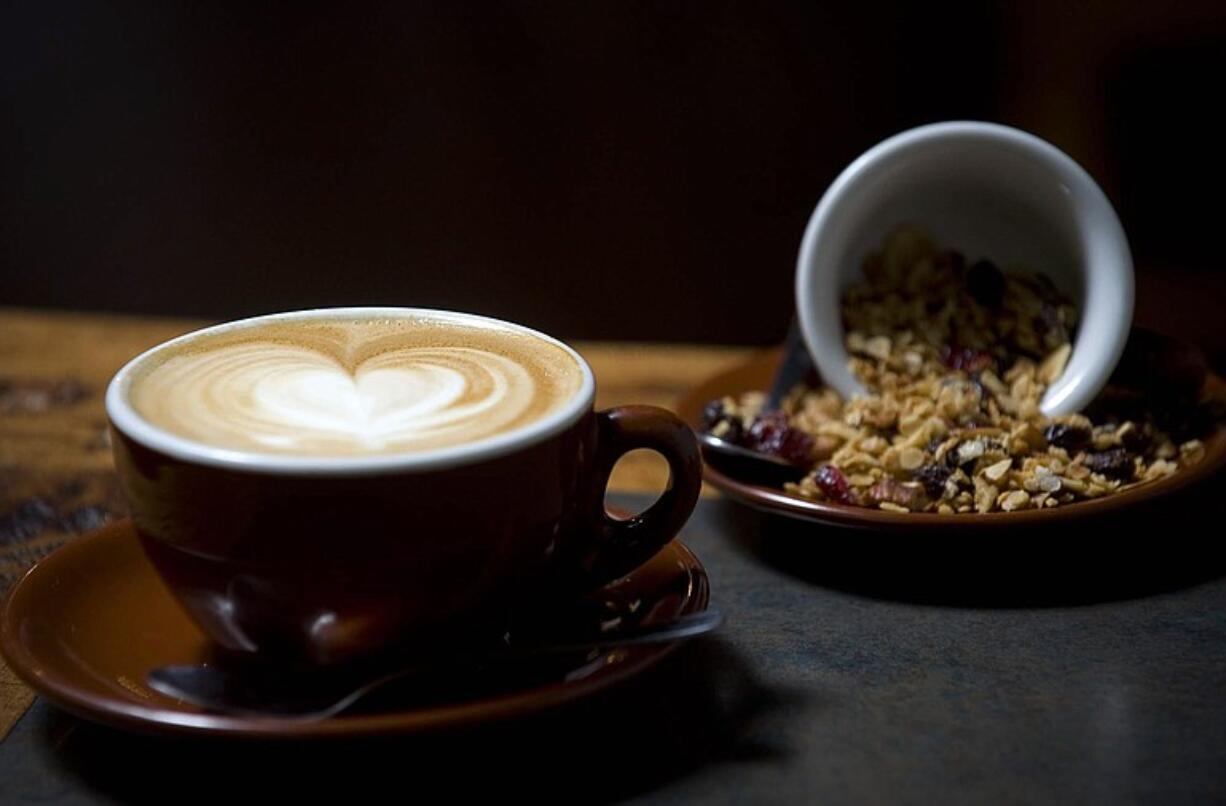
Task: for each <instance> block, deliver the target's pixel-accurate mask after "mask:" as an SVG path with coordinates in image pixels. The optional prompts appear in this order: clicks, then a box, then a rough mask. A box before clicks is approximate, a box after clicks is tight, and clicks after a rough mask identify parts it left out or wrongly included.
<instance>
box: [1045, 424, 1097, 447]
mask: <svg viewBox="0 0 1226 806" xmlns="http://www.w3.org/2000/svg"><path fill="white" fill-rule="evenodd" d="M1043 438H1044V439H1046V440H1047V444H1048V445H1055V446H1056V447H1057V448H1064V449H1065V450H1066V451H1079V450H1081V449H1082V448H1084V447H1085V446H1086V445H1089V444H1090V429H1088V428H1085V427H1083V426H1078V425H1065V424H1064V423H1055V424H1053V425H1049V426H1047V427H1046V428H1044V429H1043Z"/></svg>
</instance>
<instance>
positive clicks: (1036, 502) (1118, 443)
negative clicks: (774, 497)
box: [704, 229, 1204, 514]
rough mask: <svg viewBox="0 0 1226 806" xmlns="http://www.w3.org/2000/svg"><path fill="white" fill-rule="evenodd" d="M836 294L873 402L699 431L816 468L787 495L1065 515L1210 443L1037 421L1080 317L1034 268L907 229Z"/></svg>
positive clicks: (742, 401) (794, 404)
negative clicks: (966, 252) (971, 253)
mask: <svg viewBox="0 0 1226 806" xmlns="http://www.w3.org/2000/svg"><path fill="white" fill-rule="evenodd" d="M864 273H865V278H866V281H865V282H864V283H862V284H860V285H858V286H856V287H854V288H852V289H850V290H849V291H847V292H846V293H845V294H844V297H843V304H842V314H843V322H844V331H845V333H846V337H845V338H846V346H847V350H848V353H849V354H850V355H851V360H850V368H851V370H852V372H853V373H854V374H855V375H856V377H857V378H858V379H859V380H860V382H861V383H862V384H863V385H864V387H865V388H866V389H867V390H868V392H869V393H868V394H866V395H864V396H859V397H855V398H853V399H852V400H849V401H844V400H842V399H841V398H840V397H839V395H838V394H837V393H836V392H834V391H833V390H831V389H829V388H821V389H810V388H805V387H798V388H797V389H795V390H793V393H792V394H791V395H789V396H788V397H787V399H786V400H785V401H784V402H783V404H782V409H781V410H780V411H764V410H763V404H764V401H765V395H764V394H762V393H749V394H746V395H743V396H741V397H740V398H724V399H723V400H718V401H712V403H711V404H710V405H709V406H708V407H707V410H706V412H705V414H704V418H705V420H706V423H705V427H706V428H707V430H709V431H710V432H712V433H714V434H715V435H717V436H720V437H722V438H724V439H727V440H729V441H732V442H737V443H739V444H743V445H746V446H747V447H751V448H754V449H756V450H762V451H765V452H768V453H773V454H776V455H780V456H783V457H784V458H786V459H788V460H789V461H791V462H793V463H794V464H797V465H800V466H802V467H807V468H810V471H809V472H808V474H807V475H806V476H805V477H804V478H802V479H801V480H800V481H799V482H796V483H789V484H787V485H786V489H787V490H788V491H789V492H791V493H793V494H795V495H799V496H802V497H805V498H810V499H816V500H828V501H835V502H839V503H844V504H852V505H857V506H864V507H873V508H877V509H883V510H889V511H894V512H937V513H943V514H955V513H987V512H1013V511H1017V510H1027V509H1041V508H1051V507H1058V506H1062V505H1066V504H1070V503H1073V502H1075V501H1081V500H1085V499H1090V498H1097V497H1100V496H1105V495H1110V494H1112V493H1115V492H1118V491H1120V490H1125V489H1128V488H1129V487H1133V486H1135V485H1137V484H1141V483H1144V482H1147V481H1151V480H1153V479H1157V478H1162V477H1165V476H1169V475H1171V474H1173V473H1175V472H1177V471H1178V470H1179V469H1180V468H1181V467H1184V466H1187V465H1189V464H1192V463H1194V462H1196V461H1199V460H1200V458H1201V457H1202V456H1203V454H1204V446H1203V444H1202V443H1201V442H1200V441H1199V440H1198V439H1195V438H1187V435H1186V434H1184V435H1172V434H1168V433H1167V432H1166V431H1164V430H1163V429H1162V427H1161V425H1162V424H1161V423H1160V422H1158V421H1157V420H1156V419H1155V418H1154V417H1151V416H1148V415H1147V414H1145V413H1144V412H1137V411H1132V412H1129V415H1128V416H1127V417H1121V416H1117V415H1115V414H1113V413H1111V412H1109V411H1107V412H1096V413H1095V416H1096V419H1094V420H1092V419H1091V418H1090V417H1089V416H1086V415H1085V414H1072V415H1067V416H1059V417H1050V418H1049V417H1045V416H1044V415H1043V414H1042V413H1041V411H1040V410H1039V403H1040V401H1041V399H1042V397H1043V393H1044V391H1046V389H1047V387H1048V385H1049V384H1051V383H1052V382H1053V381H1054V380H1055V379H1056V378H1058V377H1059V376H1060V374H1061V373H1062V372H1063V371H1064V367H1065V364H1066V363H1067V361H1068V358H1069V354H1070V352H1071V346H1070V345H1071V341H1072V337H1073V334H1074V332H1075V329H1076V324H1077V323H1076V309H1075V308H1074V306H1073V305H1072V304H1071V303H1070V302H1069V300H1068V299H1067V298H1065V297H1063V296H1062V295H1061V294H1060V292H1059V291H1058V289H1057V288H1056V287H1055V285H1054V284H1052V283H1051V282H1050V281H1049V280H1047V279H1046V278H1045V277H1043V276H1041V275H1027V274H1023V273H1020V272H1013V271H1009V272H1005V271H1002V270H1001V269H1000V268H998V267H997V266H995V265H994V264H992V263H991V262H989V261H987V260H979V261H977V262H975V263H973V264H970V265H968V264H967V261H966V260H965V259H964V257H963V256H962V255H960V254H959V253H957V252H953V251H942V250H938V249H937V247H936V246H935V245H934V244H933V242H932V241H931V240H930V239H929V238H928V237H926V236H925V235H924V234H923V233H921V232H919V231H917V230H913V229H901V230H899V231H897V232H895V233H894V234H893V235H892V236H891V237H890V238H889V239H888V240H887V242H886V244H885V246H884V248H883V250H882V251H881V252H879V253H877V254H874V255H873V256H871V257H870V258H869V259H868V261H867V262H866V265H865V267H864Z"/></svg>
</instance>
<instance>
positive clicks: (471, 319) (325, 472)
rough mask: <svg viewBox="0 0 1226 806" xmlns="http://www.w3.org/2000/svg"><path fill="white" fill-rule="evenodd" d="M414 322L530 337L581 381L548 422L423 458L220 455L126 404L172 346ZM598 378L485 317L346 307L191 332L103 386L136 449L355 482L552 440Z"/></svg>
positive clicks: (583, 406)
mask: <svg viewBox="0 0 1226 806" xmlns="http://www.w3.org/2000/svg"><path fill="white" fill-rule="evenodd" d="M413 316H418V317H422V318H427V319H431V320H434V321H439V320H443V321H447V322H456V323H462V324H466V325H475V326H478V327H488V328H497V329H501V330H509V331H511V332H515V333H519V334H522V335H526V336H531V337H535V338H537V339H540V340H542V341H544V342H547V343H549V344H552V345H554V346H556V347H559V348H561V349H562V350H563V351H564V352H566V353H567V354H568V355H569V356H570V357H571V358H573V359H574V360H575V363H576V364H577V365H578V367H579V370H580V372H581V374H582V381H581V384H580V387H579V390H578V391H577V392H576V393H575V394H574V396H573V397H571V399H570V400H568V401H566V403H565V404H564V405H563V406H562V407H561V408H559V409H558V410H557V411H554V412H552V413H550V414H549V415H547V416H545V417H543V418H541V419H539V420H535V421H533V422H531V423H528V424H527V425H524V426H521V427H520V428H517V429H515V430H513V431H510V432H508V433H504V434H498V435H496V436H492V437H486V438H484V439H479V440H475V441H473V442H466V443H463V444H461V445H452V446H448V447H445V448H436V449H431V450H426V451H400V452H396V453H385V454H377V455H373V456H294V455H282V454H273V453H259V452H256V451H244V450H237V449H232V448H221V447H218V446H215V445H209V444H208V443H205V442H200V441H198V440H194V439H189V438H187V437H183V436H179V435H178V434H175V433H173V432H171V431H169V430H167V429H164V428H161V427H159V426H156V425H154V424H152V423H150V422H148V421H147V420H146V419H145V418H143V417H142V416H141V415H140V414H139V413H138V412H137V411H136V410H135V408H134V407H133V406H132V404H131V403H130V401H129V400H128V397H127V390H128V388H129V382H130V380H131V377H132V375H133V373H134V372H135V371H136V370H137V369H138V368H139V367H140V366H142V365H143V364H145V363H146V362H147V361H148V360H149V359H151V358H152V357H154V356H155V355H158V354H160V353H162V352H164V351H166V350H169V349H172V348H174V347H175V346H177V345H180V344H184V343H187V342H190V341H192V340H194V339H197V338H200V337H202V336H206V335H210V334H215V333H224V332H227V331H230V330H239V329H242V328H245V327H251V326H254V325H258V324H261V323H265V322H275V321H280V320H293V319H324V320H326V319H343V318H351V317H372V318H375V317H388V318H398V317H399V318H408V317H413ZM595 397H596V379H595V376H594V374H593V373H592V368H591V367H590V366H589V365H588V363H587V361H585V360H584V358H583V356H581V355H580V354H579V353H578V352H577V351H576V350H575V349H574V348H573V347H571V346H570V345H568V344H566V343H564V342H562V341H560V340H558V339H556V338H554V337H553V336H549V335H547V334H545V333H542V332H540V331H538V330H533V329H532V328H529V327H525V326H524V325H520V324H516V323H514V322H508V321H505V320H502V319H495V318H493V317H489V316H481V315H479V314H473V313H466V312H461V311H452V310H445V309H440V308H417V307H394V306H352V307H338V308H308V309H303V310H294V311H283V312H279V313H272V314H263V315H260V316H251V317H247V318H244V319H235V320H233V321H228V322H222V323H220V324H216V325H210V326H207V327H203V328H198V329H196V330H192V331H190V332H188V333H184V334H183V335H181V336H177V337H175V338H173V339H170V340H168V341H164V342H161V343H159V344H157V345H155V346H153V347H151V348H149V349H148V350H145V351H144V352H142V353H140V354H139V355H137V356H136V357H134V358H132V359H130V360H129V361H128V362H127V363H126V364H124V365H123V367H121V368H120V369H119V371H118V372H116V373H115V375H114V377H112V378H111V381H110V383H109V384H108V385H107V390H106V413H107V417H108V419H109V420H110V422H111V425H112V427H113V428H114V429H115V430H117V431H119V432H120V433H121V434H123V435H124V436H126V437H127V438H129V439H131V440H133V441H134V442H136V443H138V444H140V445H142V446H144V447H145V448H149V449H151V450H154V451H158V452H160V453H163V454H166V455H167V456H170V457H173V458H175V459H178V460H180V461H183V462H187V463H189V464H195V465H205V466H208V467H214V468H219V469H224V470H236V471H243V472H248V473H259V474H265V475H291V476H361V475H373V474H387V473H399V472H404V473H414V472H431V471H438V470H447V469H450V468H454V467H460V466H464V465H471V464H477V463H480V462H484V461H487V460H490V459H495V458H498V457H500V456H505V455H507V454H511V453H514V452H516V451H518V450H521V449H523V448H527V447H530V446H532V445H535V444H538V443H540V442H542V441H544V440H547V439H549V438H550V437H553V436H555V435H557V434H559V433H561V432H562V431H564V430H566V429H567V428H568V427H570V426H571V425H573V424H574V423H575V422H577V421H578V420H579V419H580V418H581V417H582V416H583V414H584V413H585V412H587V411H588V410H589V409H590V408H591V407H592V405H593V402H594V400H595Z"/></svg>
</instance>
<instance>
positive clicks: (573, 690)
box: [0, 518, 710, 739]
mask: <svg viewBox="0 0 1226 806" xmlns="http://www.w3.org/2000/svg"><path fill="white" fill-rule="evenodd" d="M125 539H127V540H136V536H135V533H134V532H133V531H132V529H131V520H130V519H129V518H121V519H118V520H116V521H113V522H111V523H109V524H107V525H105V526H103V527H101V528H99V529H96V530H93V531H91V532H87V533H85V534H82V535H80V536H79V537H78V538H76V539H74V540H73V541H72V542H70V543H67V544H65V545H63V546H61V547H59V548H58V549H56V550H55V551H53V552H52V553H51V554H49V555H47V556H46V557H44V558H43V559H42V560H40V561H39V562H38V563H36V564H35V565H34V566H33V567H31V568H29V569H28V570H27V571H26V572H25V573H24V574H23V575H22V576H21V578H20V579H18V580H17V581H16V582H14V583H13V585H12V586H11V588H10V589H9V591H8V593H7V595H6V596H5V598H4V602H3V612H2V613H0V655H3V658H4V660H5V661H6V662H7V663H8V666H9V668H10V669H11V670H12V671H13V673H14V674H15V675H17V677H18V678H20V679H21V680H22V682H24V683H25V684H26V685H28V686H30V688H31V689H33V690H34V691H35V693H37V694H38V695H40V696H43V697H45V698H46V699H47V700H48V701H50V702H51V703H53V704H54V705H56V706H58V707H60V708H62V709H64V710H65V711H68V712H70V713H72V714H74V715H76V716H78V717H81V718H83V719H86V720H89V721H92V722H97V723H100V724H103V725H107V726H110V727H115V728H121V729H125V730H132V731H136V732H141V733H152V734H159V735H165V734H177V735H195V736H215V737H232V738H248V739H314V738H320V739H324V738H329V737H357V736H376V735H390V734H396V735H407V734H415V733H428V732H431V731H436V730H441V729H451V728H459V727H465V726H470V725H475V724H486V723H492V722H495V721H501V720H506V719H512V718H515V717H520V716H526V715H528V714H535V713H538V712H542V711H546V710H549V709H552V708H555V707H557V706H560V705H563V704H566V703H569V702H572V701H574V700H578V699H581V698H584V697H587V696H590V695H593V694H596V693H597V692H600V691H603V690H605V689H607V688H610V687H613V686H616V685H618V684H619V683H621V682H623V681H625V680H626V679H628V678H631V677H634V676H636V675H638V674H640V673H642V672H644V671H646V670H647V669H648V668H650V667H652V666H655V665H656V664H657V663H659V662H660V661H661V660H663V659H664V658H665V657H666V656H668V655H669V654H671V653H672V652H673V651H674V650H676V649H677V648H678V647H679V646H680V645H681V644H682V643H684V639H678V640H675V641H669V642H667V643H661V644H644V645H635V646H628V647H619V648H617V649H615V650H610V651H609V652H607V653H606V654H605V656H604V657H608V655H609V654H610V653H612V652H619V653H624V660H622V661H621V662H620V663H616V664H612V665H608V666H606V667H605V668H604V669H602V670H600V671H599V672H596V673H594V674H592V675H590V676H588V677H585V678H582V679H580V680H576V681H565V680H562V681H555V682H550V683H545V684H542V685H539V686H532V687H529V688H525V689H519V690H515V691H512V692H508V693H506V694H502V695H492V696H486V697H482V698H480V699H476V700H470V701H464V702H459V703H453V704H447V705H440V706H425V707H421V708H411V709H405V710H394V711H386V712H377V713H357V714H345V713H342V714H338V715H335V716H331V717H328V718H325V719H321V720H311V721H308V720H304V719H300V718H296V717H280V716H267V717H263V716H246V715H226V714H212V713H208V712H205V711H203V710H198V709H195V707H194V706H188V705H186V704H184V705H183V706H182V707H184V708H191V709H192V710H177V709H176V708H175V707H174V706H161V707H149V706H142V705H139V704H136V703H132V702H125V701H123V700H118V699H114V698H110V697H107V696H105V695H103V694H99V693H96V692H94V691H91V690H89V689H85V688H82V687H80V686H77V685H74V684H72V683H71V682H69V681H67V680H65V679H64V676H63V675H60V674H57V672H56V671H55V668H54V666H53V665H51V666H49V665H47V664H46V663H45V662H44V661H43V660H40V658H39V657H38V656H36V655H35V654H34V653H33V652H31V651H30V650H29V649H28V647H27V646H26V644H25V642H24V641H23V640H22V638H21V629H20V626H21V625H20V619H19V611H23V608H21V607H20V605H17V604H16V603H17V602H18V600H19V599H21V598H23V597H27V596H31V595H33V593H31V591H37V590H38V589H39V587H40V586H41V585H42V584H43V582H44V580H43V577H45V576H47V575H49V574H53V573H54V571H55V569H57V568H60V567H65V566H68V567H70V566H71V565H72V564H75V563H78V562H80V558H79V557H78V555H82V554H86V553H87V552H88V551H90V550H95V551H96V550H99V547H100V546H101V545H103V544H105V543H107V542H108V541H110V542H117V541H122V540H125ZM661 551H672V552H674V553H676V555H677V559H678V560H679V561H680V563H681V564H682V565H683V567H684V568H685V570H686V572H687V573H688V574H689V575H690V576H691V577H692V582H691V585H690V588H689V591H690V593H689V595H688V596H687V598H686V600H685V602H684V603H683V604H682V607H681V612H682V613H683V614H691V613H697V612H701V611H703V610H706V609H707V607H708V606H709V604H710V578H709V576H708V574H707V570H706V567H705V566H704V565H703V564H702V561H701V560H699V559H698V556H697V555H696V554H695V553H694V552H693V551H692V550H691V549H690V548H689V547H688V546H686V545H685V543H683V542H682V541H681V539H680V537H675V538H673V540H672V541H670V542H669V543H668V544H666V545H665V547H664V548H663V549H662V550H661ZM648 562H651V561H650V560H649V561H648ZM150 573H156V572H154V571H153V570H152V568H151V569H150ZM633 573H634V572H631V574H630V575H628V576H633ZM625 578H626V577H623V579H625ZM695 583H697V584H695ZM166 596H167V599H168V601H170V602H171V603H172V604H173V606H175V607H178V604H177V603H173V600H171V599H170V593H169V592H167V593H166ZM185 618H186V616H185Z"/></svg>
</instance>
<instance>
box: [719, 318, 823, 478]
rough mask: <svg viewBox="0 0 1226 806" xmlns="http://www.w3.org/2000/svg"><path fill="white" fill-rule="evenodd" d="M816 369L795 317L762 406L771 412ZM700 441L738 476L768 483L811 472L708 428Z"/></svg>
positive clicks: (798, 476)
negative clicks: (729, 439)
mask: <svg viewBox="0 0 1226 806" xmlns="http://www.w3.org/2000/svg"><path fill="white" fill-rule="evenodd" d="M812 370H813V358H812V357H811V356H810V355H809V350H808V349H807V348H806V347H805V343H804V338H803V337H802V336H801V334H800V327H799V325H798V324H797V322H796V320H795V319H792V324H791V326H790V327H789V328H788V336H787V340H786V342H784V348H783V360H782V361H780V363H779V368H778V369H777V370H775V377H774V380H773V381H772V382H771V388H770V391H769V392H768V393H767V395H766V404H765V405H764V406H763V409H764V410H766V411H769V410H771V409H777V408H779V405H780V404H781V403H782V402H783V398H784V397H786V396H787V394H788V392H790V391H792V389H793V387H795V386H796V384H798V383H800V382H801V381H802V380H804V378H805V376H806V375H808V374H809V373H810V372H811V371H812ZM698 441H699V442H700V443H701V444H702V453H703V456H704V457H705V458H706V460H707V462H708V463H710V464H711V465H713V466H715V467H717V468H719V469H721V470H728V471H730V472H731V473H732V475H735V476H745V477H748V478H753V479H755V480H761V481H767V482H782V481H795V480H797V479H799V478H801V477H802V476H804V475H805V473H807V472H808V471H809V469H808V468H807V467H801V466H799V465H794V464H792V463H791V462H789V461H788V460H787V459H784V458H783V457H781V456H772V455H771V454H768V453H761V452H760V451H755V450H750V449H749V448H745V447H742V446H740V445H736V444H734V443H732V442H728V441H727V440H724V439H720V438H719V437H717V436H715V435H714V434H711V433H709V432H707V431H700V432H699V433H698Z"/></svg>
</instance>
